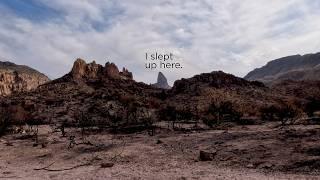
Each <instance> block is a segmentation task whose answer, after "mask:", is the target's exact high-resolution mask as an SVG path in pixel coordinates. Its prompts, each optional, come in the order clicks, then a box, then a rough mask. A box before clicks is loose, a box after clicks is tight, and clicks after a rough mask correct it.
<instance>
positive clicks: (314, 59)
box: [244, 53, 320, 83]
mask: <svg viewBox="0 0 320 180" xmlns="http://www.w3.org/2000/svg"><path fill="white" fill-rule="evenodd" d="M244 78H245V79H247V80H251V81H252V80H255V81H261V82H264V83H276V82H280V81H283V80H295V81H302V80H320V53H316V54H307V55H303V56H301V55H294V56H288V57H283V58H280V59H276V60H273V61H270V62H268V63H267V64H266V65H265V66H263V67H261V68H258V69H255V70H253V71H251V72H249V73H248V74H247V75H246V76H245V77H244Z"/></svg>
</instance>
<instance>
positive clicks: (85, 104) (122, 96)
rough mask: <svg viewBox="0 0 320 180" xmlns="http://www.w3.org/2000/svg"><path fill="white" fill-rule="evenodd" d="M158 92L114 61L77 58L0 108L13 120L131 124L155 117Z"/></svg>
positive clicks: (3, 102) (8, 100) (55, 122)
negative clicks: (101, 62)
mask: <svg viewBox="0 0 320 180" xmlns="http://www.w3.org/2000/svg"><path fill="white" fill-rule="evenodd" d="M160 92H161V90H159V89H157V88H154V87H151V86H149V85H146V84H144V83H138V82H136V81H134V80H133V76H132V73H131V72H129V71H128V70H127V69H125V68H123V70H122V71H119V69H118V67H117V66H116V65H115V64H113V63H109V62H107V63H106V64H105V66H102V65H99V64H96V63H95V62H92V63H86V62H85V61H84V60H82V59H77V60H76V61H75V62H74V65H73V68H72V70H71V71H70V72H69V73H68V74H66V75H65V76H63V77H61V78H58V79H56V80H53V81H51V82H49V83H46V84H44V85H42V86H40V87H38V88H37V89H36V90H34V91H30V92H22V93H19V94H17V95H15V96H12V97H8V98H6V99H3V100H2V103H1V106H0V107H2V108H5V109H6V111H7V112H11V113H12V114H15V116H14V117H13V118H12V119H13V121H14V122H21V121H25V120H26V119H33V120H34V121H37V122H40V123H54V124H61V123H66V124H73V125H75V124H78V123H79V122H82V121H85V122H83V123H90V122H95V124H104V125H108V126H117V125H130V124H138V123H141V122H144V121H145V120H146V119H152V118H154V116H155V113H154V109H155V108H156V107H157V106H158V105H159V100H158V98H157V96H158V94H159V93H160ZM131 112H134V113H131Z"/></svg>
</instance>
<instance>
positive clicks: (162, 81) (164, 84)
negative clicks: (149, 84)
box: [153, 72, 171, 89]
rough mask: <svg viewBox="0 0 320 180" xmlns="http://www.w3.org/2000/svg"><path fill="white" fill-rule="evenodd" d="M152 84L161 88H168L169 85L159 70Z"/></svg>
mask: <svg viewBox="0 0 320 180" xmlns="http://www.w3.org/2000/svg"><path fill="white" fill-rule="evenodd" d="M153 86H155V87H157V88H161V89H170V88H171V87H170V86H169V84H168V80H167V78H166V77H165V76H164V74H162V72H159V74H158V79H157V83H155V84H153Z"/></svg>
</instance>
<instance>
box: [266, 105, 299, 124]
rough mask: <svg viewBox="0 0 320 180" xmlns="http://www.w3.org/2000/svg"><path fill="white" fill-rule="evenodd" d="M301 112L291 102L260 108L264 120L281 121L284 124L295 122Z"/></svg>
mask: <svg viewBox="0 0 320 180" xmlns="http://www.w3.org/2000/svg"><path fill="white" fill-rule="evenodd" d="M299 114H300V112H299V110H298V109H297V108H296V107H294V106H293V105H290V104H283V105H281V106H278V107H277V106H274V105H272V106H269V107H265V108H262V109H261V110H260V115H261V119H262V120H264V121H281V124H282V125H286V124H287V123H293V122H294V120H295V119H296V118H297V117H298V115H299Z"/></svg>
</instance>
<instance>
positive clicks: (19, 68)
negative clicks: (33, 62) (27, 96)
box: [0, 61, 49, 96]
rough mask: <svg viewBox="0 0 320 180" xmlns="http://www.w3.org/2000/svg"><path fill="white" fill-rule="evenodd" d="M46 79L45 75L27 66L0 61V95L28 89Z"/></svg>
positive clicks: (44, 81)
mask: <svg viewBox="0 0 320 180" xmlns="http://www.w3.org/2000/svg"><path fill="white" fill-rule="evenodd" d="M48 81H49V78H48V77H47V76H45V75H44V74H42V73H40V72H38V71H36V70H34V69H32V68H30V67H28V66H24V65H16V64H14V63H11V62H1V61H0V96H7V95H10V94H13V93H18V92H24V91H29V90H32V89H35V88H37V87H38V86H39V85H41V84H44V83H46V82H48Z"/></svg>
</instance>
